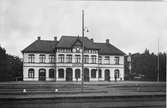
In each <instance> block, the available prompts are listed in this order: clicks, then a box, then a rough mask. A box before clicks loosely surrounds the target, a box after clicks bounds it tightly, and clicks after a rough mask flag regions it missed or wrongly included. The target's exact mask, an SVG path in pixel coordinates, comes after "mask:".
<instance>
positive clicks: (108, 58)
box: [104, 56, 110, 64]
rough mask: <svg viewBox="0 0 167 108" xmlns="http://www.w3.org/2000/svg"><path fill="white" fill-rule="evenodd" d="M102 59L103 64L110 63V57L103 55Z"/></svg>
mask: <svg viewBox="0 0 167 108" xmlns="http://www.w3.org/2000/svg"><path fill="white" fill-rule="evenodd" d="M104 61H105V64H110V57H109V56H105V58H104Z"/></svg>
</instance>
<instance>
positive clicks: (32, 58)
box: [28, 54, 35, 63]
mask: <svg viewBox="0 0 167 108" xmlns="http://www.w3.org/2000/svg"><path fill="white" fill-rule="evenodd" d="M28 62H29V63H34V62H35V56H34V54H29V55H28Z"/></svg>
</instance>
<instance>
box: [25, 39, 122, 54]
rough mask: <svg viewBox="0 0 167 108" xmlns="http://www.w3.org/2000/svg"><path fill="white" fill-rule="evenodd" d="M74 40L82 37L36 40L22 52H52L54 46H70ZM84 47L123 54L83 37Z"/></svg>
mask: <svg viewBox="0 0 167 108" xmlns="http://www.w3.org/2000/svg"><path fill="white" fill-rule="evenodd" d="M76 42H82V37H79V36H78V37H77V36H62V37H61V39H60V40H59V41H55V40H52V41H51V40H36V41H34V42H33V43H32V44H30V45H29V46H28V47H26V48H25V49H24V50H22V52H23V53H31V52H34V53H53V52H54V50H55V48H72V47H73V45H75V44H77V43H76ZM84 47H85V49H97V50H99V54H100V55H125V53H124V52H122V51H121V50H120V49H118V48H116V47H115V46H113V45H111V44H107V43H95V42H93V41H91V40H90V39H88V38H87V37H84Z"/></svg>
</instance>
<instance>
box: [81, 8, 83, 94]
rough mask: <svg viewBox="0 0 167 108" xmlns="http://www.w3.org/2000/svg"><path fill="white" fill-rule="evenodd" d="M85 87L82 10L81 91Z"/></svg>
mask: <svg viewBox="0 0 167 108" xmlns="http://www.w3.org/2000/svg"><path fill="white" fill-rule="evenodd" d="M83 88H84V10H82V81H81V92H83Z"/></svg>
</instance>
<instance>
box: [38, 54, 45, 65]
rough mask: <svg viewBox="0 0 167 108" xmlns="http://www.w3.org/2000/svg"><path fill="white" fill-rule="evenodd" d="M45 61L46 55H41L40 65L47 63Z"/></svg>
mask: <svg viewBox="0 0 167 108" xmlns="http://www.w3.org/2000/svg"><path fill="white" fill-rule="evenodd" d="M45 60H46V55H44V54H40V55H39V62H40V63H45Z"/></svg>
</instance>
